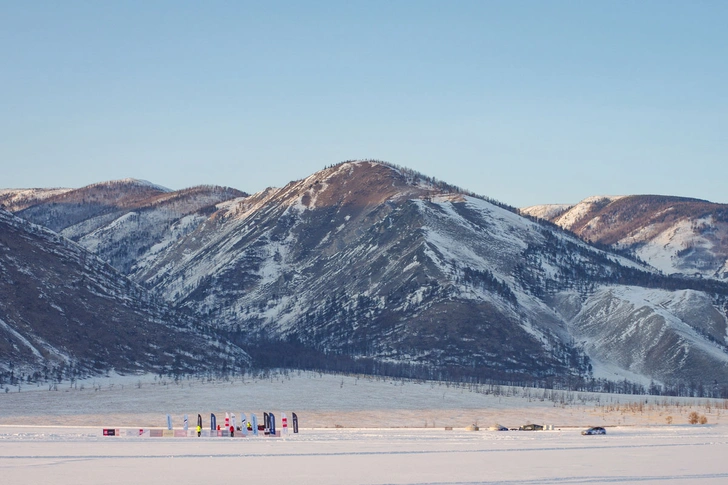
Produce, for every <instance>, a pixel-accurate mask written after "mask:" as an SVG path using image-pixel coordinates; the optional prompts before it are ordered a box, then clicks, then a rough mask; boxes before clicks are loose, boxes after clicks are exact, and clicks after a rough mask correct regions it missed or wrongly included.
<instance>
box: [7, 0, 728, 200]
mask: <svg viewBox="0 0 728 485" xmlns="http://www.w3.org/2000/svg"><path fill="white" fill-rule="evenodd" d="M725 25H728V2H718V1H699V2H698V1H696V2H679V1H668V0H665V1H653V0H644V1H640V2H613V1H593V2H576V1H565V0H554V1H549V2H540V1H535V0H533V1H527V0H515V1H459V2H444V1H432V0H423V1H406V0H399V1H397V0H393V1H380V0H372V1H366V2H364V1H352V2H335V1H328V2H327V1H310V2H293V1H290V2H289V1H277V2H247V1H239V2H222V1H210V2H192V1H155V0H151V1H138V0H129V1H125V2H86V1H74V0H69V1H66V2H51V1H41V0H39V1H34V2H19V1H17V2H11V1H6V2H2V3H0V62H2V66H3V68H2V74H0V92H1V93H2V97H3V109H2V110H0V133H1V134H0V164H1V167H2V172H1V175H0V187H2V188H27V187H59V186H64V187H81V186H84V185H88V184H92V183H96V182H101V181H105V180H112V179H122V178H127V177H133V178H139V179H144V180H149V181H151V182H152V183H155V184H159V185H162V186H166V187H170V188H172V189H181V188H185V187H190V186H193V185H199V184H215V185H227V186H232V187H235V188H237V189H240V190H244V191H246V192H250V193H254V192H257V191H260V190H263V189H264V188H266V187H268V186H278V187H280V186H283V185H285V184H286V183H288V182H289V181H291V180H296V179H300V178H303V177H306V176H308V175H310V174H311V173H314V172H316V171H318V170H321V169H323V168H324V167H325V166H327V165H330V164H333V163H337V162H340V161H343V160H349V159H380V160H386V161H389V162H392V163H395V164H397V165H402V166H406V167H408V168H412V169H414V170H417V171H419V172H422V173H424V174H426V175H429V176H433V177H436V178H438V179H440V180H443V181H446V182H448V183H451V184H454V185H458V186H460V187H462V188H464V189H467V190H471V191H473V192H476V193H479V194H482V195H485V196H488V197H492V198H494V199H497V200H500V201H502V202H504V203H507V204H510V205H514V206H519V207H524V206H530V205H535V204H545V203H575V202H578V201H579V200H582V199H584V198H585V197H588V196H592V195H627V194H647V193H650V194H663V195H676V196H685V197H694V198H700V199H707V200H710V201H713V202H722V203H728V194H726V191H725V188H724V187H725V181H726V180H728V157H727V156H726V155H728V136H726V133H728V129H727V128H728V88H726V86H728V62H727V61H726V59H728V34H727V33H726V29H725Z"/></svg>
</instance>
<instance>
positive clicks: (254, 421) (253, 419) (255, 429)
mask: <svg viewBox="0 0 728 485" xmlns="http://www.w3.org/2000/svg"><path fill="white" fill-rule="evenodd" d="M250 424H251V425H252V426H253V435H254V436H258V416H256V415H255V413H253V414H251V415H250Z"/></svg>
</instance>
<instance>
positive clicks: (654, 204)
mask: <svg viewBox="0 0 728 485" xmlns="http://www.w3.org/2000/svg"><path fill="white" fill-rule="evenodd" d="M522 212H523V213H524V214H527V215H532V216H536V217H542V218H545V219H547V220H549V221H550V222H553V223H555V224H557V225H559V226H560V227H563V228H564V229H568V230H570V231H573V232H574V233H575V234H577V235H579V236H580V237H581V238H583V239H584V240H587V241H590V242H593V243H597V244H601V245H605V246H609V247H612V248H613V249H615V250H620V251H627V252H629V253H631V254H633V255H635V256H636V257H638V258H640V259H642V260H644V261H646V262H647V263H649V264H651V265H652V266H654V267H655V268H657V269H659V270H661V271H662V272H664V273H666V274H671V273H679V274H683V275H685V276H691V277H693V276H699V277H703V278H713V279H720V280H726V279H728V205H725V204H715V203H712V202H707V201H704V200H698V199H687V198H682V197H668V196H658V195H635V196H625V197H590V198H588V199H585V200H583V201H582V202H580V203H579V204H576V205H574V206H561V205H560V206H534V207H528V208H526V209H523V210H522Z"/></svg>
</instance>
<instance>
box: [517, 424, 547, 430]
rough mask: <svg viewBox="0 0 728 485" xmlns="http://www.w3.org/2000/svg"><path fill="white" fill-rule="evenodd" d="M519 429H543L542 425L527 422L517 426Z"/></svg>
mask: <svg viewBox="0 0 728 485" xmlns="http://www.w3.org/2000/svg"><path fill="white" fill-rule="evenodd" d="M518 429H519V430H520V431H543V426H541V425H540V424H527V425H525V426H521V427H520V428H518Z"/></svg>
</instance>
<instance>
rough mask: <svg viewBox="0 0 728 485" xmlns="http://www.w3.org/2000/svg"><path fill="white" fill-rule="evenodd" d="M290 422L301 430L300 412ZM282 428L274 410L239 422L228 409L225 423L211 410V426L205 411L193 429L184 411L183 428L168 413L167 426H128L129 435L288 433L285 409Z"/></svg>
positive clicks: (107, 432)
mask: <svg viewBox="0 0 728 485" xmlns="http://www.w3.org/2000/svg"><path fill="white" fill-rule="evenodd" d="M291 424H292V428H293V432H294V433H298V416H296V413H291ZM281 428H282V429H280V430H278V429H276V417H275V415H274V414H273V413H267V412H266V413H263V422H261V423H259V422H258V417H257V416H256V415H255V414H254V413H253V414H251V415H250V421H248V420H247V418H246V416H245V413H242V414H241V415H240V424H238V423H237V420H236V417H235V414H232V413H225V421H224V424H223V425H220V424H218V423H217V417H216V416H215V415H214V414H210V429H203V428H202V415H201V414H198V415H197V428H196V429H195V430H194V431H193V430H190V429H189V420H188V417H187V415H186V414H185V415H184V421H183V426H182V429H173V427H172V416H171V415H169V414H168V415H167V429H166V430H165V429H143V428H142V429H139V430H126V432H125V433H124V434H125V435H126V436H150V437H186V436H194V435H195V434H196V435H197V436H198V437H215V436H219V437H235V436H242V437H246V436H260V435H263V436H281V433H282V434H284V435H287V434H288V418H287V417H286V414H285V413H281ZM103 432H104V436H120V435H121V434H122V433H121V430H119V429H115V428H104V430H103Z"/></svg>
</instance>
